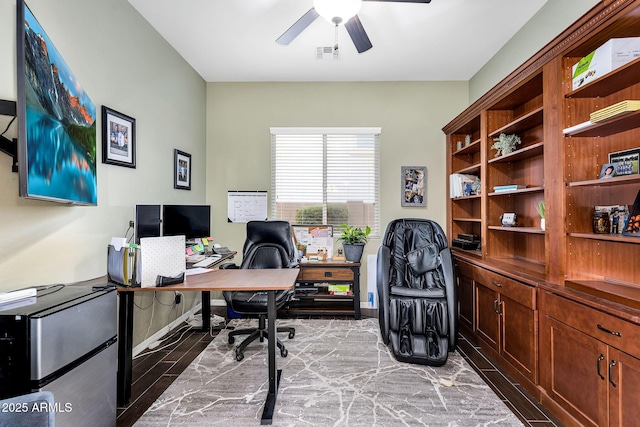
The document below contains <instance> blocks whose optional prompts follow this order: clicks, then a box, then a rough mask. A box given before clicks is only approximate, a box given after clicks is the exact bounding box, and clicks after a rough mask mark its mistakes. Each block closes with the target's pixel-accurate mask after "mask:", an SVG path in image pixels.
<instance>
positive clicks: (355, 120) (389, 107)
mask: <svg viewBox="0 0 640 427" xmlns="http://www.w3.org/2000/svg"><path fill="white" fill-rule="evenodd" d="M467 91H468V85H467V83H466V82H395V83H394V82H380V83H369V82H366V83H365V82H361V83H209V84H208V85H207V202H209V203H211V205H212V216H213V220H212V222H213V228H212V233H213V235H214V236H213V237H214V238H215V239H216V242H218V243H220V244H222V245H224V246H229V247H230V248H233V249H236V250H238V251H241V250H242V244H243V242H244V236H245V225H244V224H230V223H228V222H227V203H226V197H227V191H228V190H267V191H269V192H270V186H271V160H270V156H271V154H270V153H271V151H270V150H271V140H270V135H269V128H270V127H272V126H275V127H280V126H285V127H286V126H309V127H316V126H320V127H321V126H327V127H331V126H380V127H381V128H382V133H381V136H380V145H381V150H380V159H381V160H380V162H381V171H380V182H381V227H382V229H383V231H384V227H386V225H387V223H388V222H389V221H391V220H393V219H395V218H401V217H418V218H429V219H433V220H435V221H437V222H439V223H440V224H442V225H443V227H444V221H445V217H446V209H445V201H446V179H447V178H446V177H447V175H446V161H445V136H444V134H443V133H442V130H441V129H442V127H443V126H444V125H445V124H446V123H448V122H449V121H450V120H451V119H452V118H453V117H455V116H456V115H457V114H458V113H459V112H460V111H462V110H463V109H464V108H465V107H466V106H467V105H468V98H467ZM403 165H404V166H422V165H424V166H426V167H427V206H426V208H408V207H401V206H400V196H401V194H400V168H401V166H403ZM269 195H271V193H269ZM379 245H380V239H379V238H374V239H371V240H370V243H369V244H368V245H367V247H366V252H365V254H366V253H371V254H373V253H376V252H377V249H378V247H379ZM365 267H366V266H365ZM362 286H363V290H364V289H366V268H364V267H363V277H362ZM363 294H364V295H363V297H362V299H363V300H364V299H365V295H366V293H364V292H363Z"/></svg>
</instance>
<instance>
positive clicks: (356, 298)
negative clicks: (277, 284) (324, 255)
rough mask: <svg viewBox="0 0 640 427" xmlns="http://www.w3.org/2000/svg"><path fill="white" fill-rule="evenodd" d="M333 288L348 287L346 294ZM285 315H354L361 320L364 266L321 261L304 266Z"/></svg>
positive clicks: (344, 262)
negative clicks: (338, 286)
mask: <svg viewBox="0 0 640 427" xmlns="http://www.w3.org/2000/svg"><path fill="white" fill-rule="evenodd" d="M329 285H342V286H346V289H348V290H347V291H346V294H343V293H342V292H335V293H332V292H330V289H329ZM283 313H284V314H286V313H291V314H312V315H352V316H354V318H355V319H360V317H361V315H360V263H354V262H346V261H319V262H303V263H300V274H299V275H298V281H297V283H296V286H295V296H294V299H293V300H292V301H290V302H289V304H288V305H287V307H286V308H285V309H284V310H283Z"/></svg>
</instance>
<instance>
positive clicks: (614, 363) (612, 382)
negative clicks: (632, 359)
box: [609, 360, 617, 387]
mask: <svg viewBox="0 0 640 427" xmlns="http://www.w3.org/2000/svg"><path fill="white" fill-rule="evenodd" d="M614 366H616V361H615V360H611V363H609V382H610V383H611V385H612V386H614V387H617V385H616V383H615V381H613V379H612V376H611V368H613V367H614Z"/></svg>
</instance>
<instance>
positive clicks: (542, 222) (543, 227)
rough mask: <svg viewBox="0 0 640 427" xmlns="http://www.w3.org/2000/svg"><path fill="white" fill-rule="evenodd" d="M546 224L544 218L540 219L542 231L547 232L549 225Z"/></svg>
mask: <svg viewBox="0 0 640 427" xmlns="http://www.w3.org/2000/svg"><path fill="white" fill-rule="evenodd" d="M545 222H546V221H545V219H544V218H540V229H542V231H544V230H545V227H546V225H547V224H546V223H545Z"/></svg>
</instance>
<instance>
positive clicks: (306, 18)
mask: <svg viewBox="0 0 640 427" xmlns="http://www.w3.org/2000/svg"><path fill="white" fill-rule="evenodd" d="M318 16H320V15H318V12H316V10H315V9H314V8H311V9H309V11H308V12H307V13H305V14H304V15H302V17H301V18H300V19H298V20H297V21H296V22H295V24H293V25H292V26H291V27H290V28H289V29H288V30H287V31H285V32H284V33H283V34H282V35H281V36H280V37H278V39H277V40H276V43H278V44H289V43H291V42H292V41H293V39H295V38H296V37H298V36H299V35H300V33H301V32H303V31H304V30H305V29H306V28H307V27H308V26H309V25H311V23H312V22H313V21H315V20H316V18H317V17H318Z"/></svg>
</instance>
